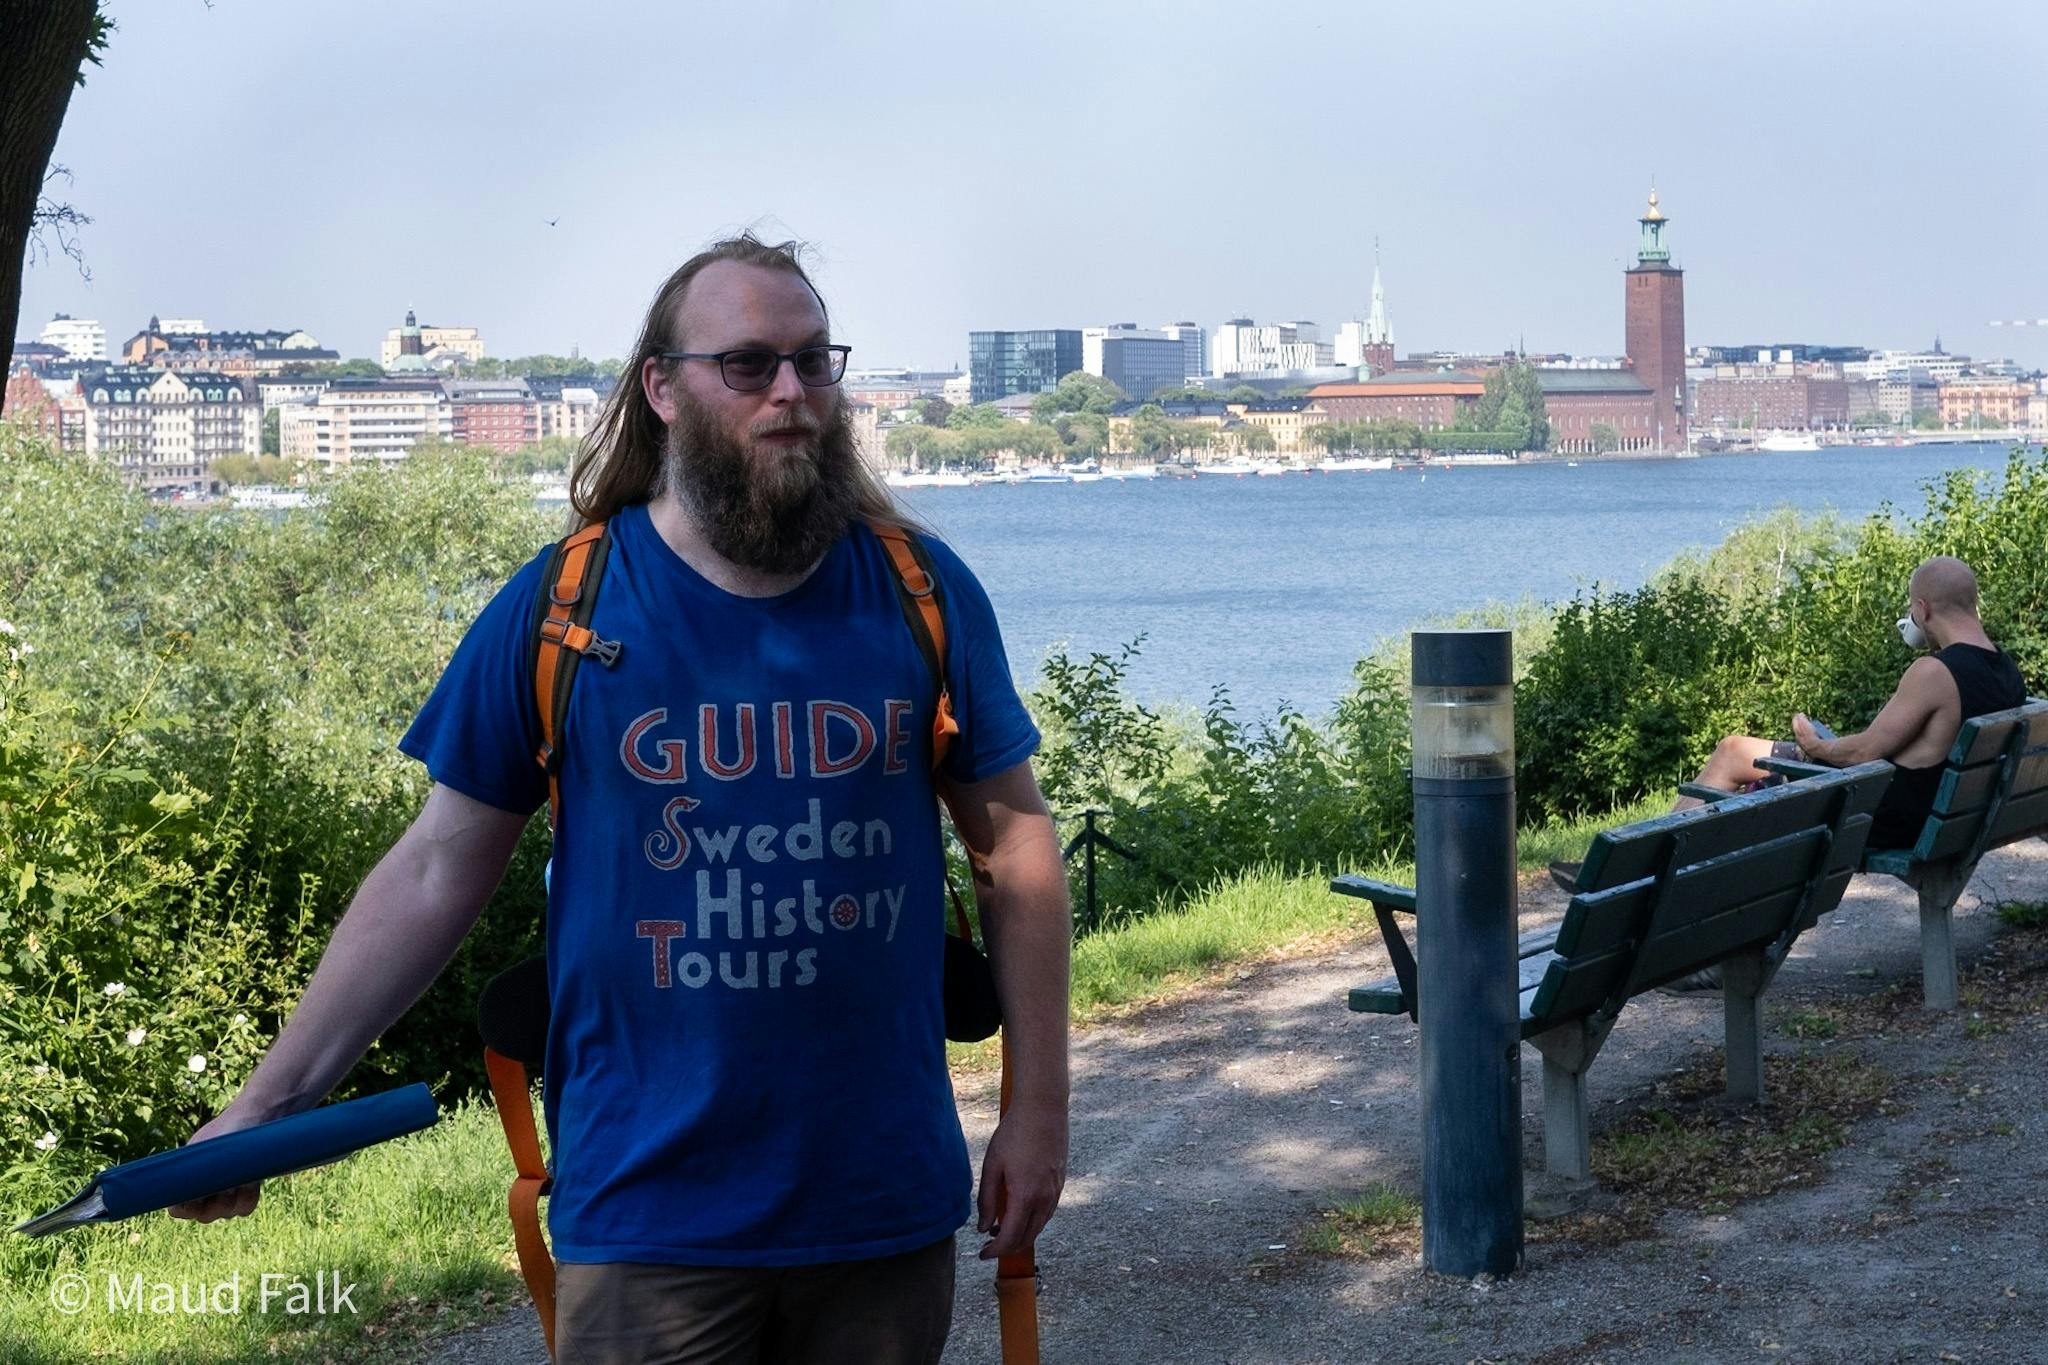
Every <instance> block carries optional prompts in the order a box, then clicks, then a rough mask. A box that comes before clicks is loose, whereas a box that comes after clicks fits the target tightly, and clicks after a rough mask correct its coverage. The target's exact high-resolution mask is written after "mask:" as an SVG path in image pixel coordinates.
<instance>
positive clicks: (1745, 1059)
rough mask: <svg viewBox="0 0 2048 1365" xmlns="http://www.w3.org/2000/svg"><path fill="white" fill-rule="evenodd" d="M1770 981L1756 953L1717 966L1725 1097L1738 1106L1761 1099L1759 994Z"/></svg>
mask: <svg viewBox="0 0 2048 1365" xmlns="http://www.w3.org/2000/svg"><path fill="white" fill-rule="evenodd" d="M1770 979H1771V971H1770V968H1769V967H1768V966H1767V965H1766V963H1765V961H1764V955H1763V954H1762V953H1760V952H1755V953H1740V954H1737V955H1736V956H1734V957H1731V958H1729V959H1728V960H1727V961H1725V962H1723V963H1722V964H1721V1008H1722V1010H1723V1012H1724V1015H1725V1021H1726V1022H1725V1029H1726V1033H1725V1036H1726V1041H1727V1071H1728V1098H1729V1099H1731V1100H1734V1101H1736V1102H1738V1103H1741V1104H1755V1103H1757V1102H1758V1101H1760V1100H1762V1099H1763V1097H1764V1002H1763V995H1764V987H1765V986H1767V985H1768V984H1770Z"/></svg>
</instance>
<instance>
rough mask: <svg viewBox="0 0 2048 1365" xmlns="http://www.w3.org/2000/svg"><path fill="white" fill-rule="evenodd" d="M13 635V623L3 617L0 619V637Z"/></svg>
mask: <svg viewBox="0 0 2048 1365" xmlns="http://www.w3.org/2000/svg"><path fill="white" fill-rule="evenodd" d="M14 633H15V631H14V622H12V621H9V620H7V619H6V618H5V617H0V635H12V634H14Z"/></svg>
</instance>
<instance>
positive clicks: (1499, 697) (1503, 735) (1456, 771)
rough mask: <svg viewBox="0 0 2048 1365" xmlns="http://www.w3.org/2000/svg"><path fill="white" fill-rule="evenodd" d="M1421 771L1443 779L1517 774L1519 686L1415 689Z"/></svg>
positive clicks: (1417, 758)
mask: <svg viewBox="0 0 2048 1365" xmlns="http://www.w3.org/2000/svg"><path fill="white" fill-rule="evenodd" d="M1413 706H1414V713H1413V720H1414V736H1415V758H1414V765H1415V775H1416V776H1417V777H1419V778H1429V779H1433V780H1438V781H1459V780H1467V781H1469V780H1472V779H1475V778H1490V777H1513V776H1514V775H1515V689H1514V688H1513V686H1511V685H1503V686H1498V687H1428V686H1423V685H1421V684H1417V685H1416V687H1415V689H1414V693H1413Z"/></svg>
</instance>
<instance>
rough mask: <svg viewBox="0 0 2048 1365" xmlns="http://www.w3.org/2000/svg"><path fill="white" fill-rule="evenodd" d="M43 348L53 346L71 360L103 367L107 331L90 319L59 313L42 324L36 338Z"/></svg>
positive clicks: (105, 356)
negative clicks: (88, 362)
mask: <svg viewBox="0 0 2048 1365" xmlns="http://www.w3.org/2000/svg"><path fill="white" fill-rule="evenodd" d="M36 340H37V341H40V342H42V343H43V344H44V345H45V346H55V347H56V348H57V349H59V350H61V351H62V352H64V354H65V355H67V356H69V357H71V358H72V359H73V360H90V361H92V362H94V363H96V364H102V365H104V364H105V363H106V360H107V329H106V328H104V327H102V326H101V325H100V324H99V323H97V322H94V321H93V320H92V319H90V318H74V317H72V316H71V315H70V314H68V313H59V314H57V315H56V316H55V317H53V318H51V319H50V320H49V321H48V322H46V323H44V324H43V330H42V333H41V334H40V335H39V336H37V337H36Z"/></svg>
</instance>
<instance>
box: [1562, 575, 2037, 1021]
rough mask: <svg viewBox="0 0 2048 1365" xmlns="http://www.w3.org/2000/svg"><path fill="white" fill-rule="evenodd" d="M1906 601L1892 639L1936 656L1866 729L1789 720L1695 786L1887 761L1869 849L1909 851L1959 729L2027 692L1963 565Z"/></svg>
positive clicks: (1722, 747) (1737, 739)
mask: <svg viewBox="0 0 2048 1365" xmlns="http://www.w3.org/2000/svg"><path fill="white" fill-rule="evenodd" d="M1906 594H1907V599H1908V600H1907V604H1906V614H1905V616H1903V617H1902V618H1900V620H1899V623H1898V624H1899V634H1900V636H1901V637H1902V638H1903V639H1904V640H1905V642H1906V644H1907V645H1908V646H1909V647H1910V648H1913V649H1921V648H1926V647H1931V648H1932V649H1933V651H1934V652H1933V653H1931V654H1928V655H1924V656H1923V657H1921V658H1918V659H1915V660H1914V661H1913V662H1912V664H1911V665H1909V666H1908V667H1907V669H1906V671H1905V673H1904V674H1903V675H1902V676H1901V677H1900V678H1899V685H1898V688H1897V690H1895V691H1894V692H1893V693H1892V696H1891V700H1890V701H1887V702H1886V703H1885V704H1884V708H1883V709H1882V710H1880V711H1879V712H1878V713H1877V717H1876V719H1874V720H1872V721H1871V722H1870V727H1869V728H1868V729H1866V730H1864V731H1862V732H1861V733H1860V734H1853V735H1842V736H1840V737H1839V738H1838V737H1835V736H1832V735H1827V734H1824V733H1823V732H1822V731H1821V730H1820V729H1819V728H1818V727H1816V726H1815V724H1814V723H1813V721H1811V720H1809V719H1808V718H1807V717H1806V715H1805V714H1804V713H1803V712H1802V713H1800V714H1797V715H1794V716H1793V717H1792V735H1793V738H1792V739H1791V740H1790V741H1787V740H1769V739H1759V738H1757V737H1756V736H1754V735H1729V736H1728V737H1727V738H1725V739H1723V740H1722V741H1721V742H1720V743H1719V744H1718V745H1716V746H1715V747H1714V753H1713V757H1711V758H1709V759H1708V760H1707V766H1706V767H1705V768H1703V769H1701V771H1700V775H1699V777H1698V778H1697V779H1695V781H1697V783H1698V784H1699V785H1700V786H1703V787H1716V788H1719V789H1720V790H1722V791H1727V792H1739V791H1754V790H1756V789H1757V788H1759V787H1763V786H1768V785H1771V784H1772V783H1776V782H1782V781H1784V778H1782V777H1779V776H1777V775H1776V774H1773V773H1771V772H1769V771H1768V770H1766V769H1763V768H1759V767H1758V766H1757V765H1756V764H1757V760H1758V759H1760V758H1804V759H1806V760H1808V761H1809V762H1813V763H1823V764H1826V765H1827V766H1828V767H1831V768H1846V767H1849V766H1851V765H1852V764H1857V763H1867V762H1869V761H1870V760H1872V759H1875V758H1885V759H1890V760H1891V761H1892V763H1893V764H1894V765H1895V766H1896V767H1897V769H1898V771H1897V773H1896V774H1894V776H1893V777H1892V783H1891V786H1890V787H1888V788H1887V789H1886V790H1885V794H1884V799H1883V800H1882V801H1881V802H1880V803H1879V804H1878V808H1877V811H1876V814H1875V817H1874V819H1873V822H1872V825H1871V829H1870V846H1871V847H1872V848H1908V847H1911V846H1912V844H1913V841H1914V840H1916V839H1917V838H1919V836H1920V828H1921V826H1922V825H1924V824H1925V823H1926V822H1927V816H1928V813H1929V812H1930V811H1932V810H1933V809H1934V795H1935V791H1936V789H1937V788H1939V786H1940V785H1941V773H1942V769H1943V767H1944V765H1945V764H1946V762H1947V759H1948V753H1949V749H1950V748H1951V747H1952V746H1953V745H1954V744H1955V742H1956V734H1957V732H1958V731H1960V730H1961V729H1962V726H1963V722H1964V721H1966V720H1971V719H1973V718H1975V717H1977V716H1984V715H1989V714H1991V713H1992V712H1994V711H2006V710H2010V709H2011V708H2013V707H2015V706H2020V705H2023V704H2024V703H2025V702H2026V699H2027V697H2026V691H2027V690H2026V684H2025V683H2024V682H2022V681H2021V679H2020V671H2019V668H2018V666H2017V665H2015V664H2014V663H2013V661H2012V658H2011V656H2009V655H2008V654H2006V652H2005V651H2004V650H2002V649H2000V648H1999V647H1998V646H1997V645H1996V644H1995V643H1993V642H1992V639H1991V637H1990V636H1989V635H1987V634H1985V633H1984V623H1983V622H1982V621H1981V620H1979V619H1978V616H1977V575H1976V574H1975V573H1973V572H1972V571H1971V569H1970V566H1969V565H1967V564H1965V563H1964V562H1963V561H1962V560H1960V559H1955V558H1952V557H1950V556H1948V555H1941V556H1937V557H1936V558H1933V559H1929V560H1927V561H1925V562H1924V563H1922V564H1921V565H1920V567H1919V568H1917V569H1915V570H1914V571H1913V577H1912V580H1911V582H1910V583H1909V584H1908V585H1907V589H1906ZM1700 804H1702V803H1701V801H1700V799H1699V798H1698V797H1693V796H1681V797H1679V798H1678V800H1677V801H1676V803H1674V804H1673V806H1672V809H1673V810H1685V809H1687V808H1689V807H1692V806H1697V805H1700ZM1551 875H1552V876H1553V877H1554V878H1556V879H1557V880H1558V881H1559V882H1560V883H1561V884H1563V885H1565V886H1566V887H1567V889H1569V888H1570V886H1571V884H1572V882H1574V881H1576V879H1577V877H1578V867H1577V865H1576V864H1553V865H1552V867H1551ZM1695 978H1697V979H1695ZM1709 978H1712V979H1709ZM1719 985H1720V981H1719V979H1718V974H1717V973H1714V972H1712V971H1711V969H1710V970H1709V971H1707V972H1697V973H1694V975H1693V977H1688V978H1685V979H1683V980H1681V981H1677V982H1673V983H1672V986H1673V987H1674V988H1690V989H1718V988H1719Z"/></svg>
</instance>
